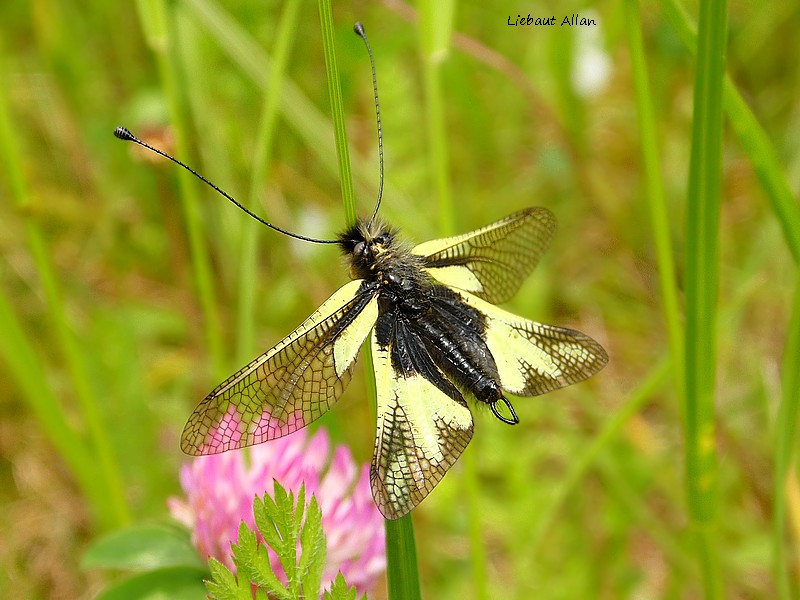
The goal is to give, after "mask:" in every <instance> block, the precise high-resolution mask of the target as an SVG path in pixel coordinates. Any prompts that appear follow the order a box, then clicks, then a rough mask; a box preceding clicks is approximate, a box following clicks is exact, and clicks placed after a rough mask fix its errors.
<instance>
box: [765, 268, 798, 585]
mask: <svg viewBox="0 0 800 600" xmlns="http://www.w3.org/2000/svg"><path fill="white" fill-rule="evenodd" d="M797 365H800V277H798V278H797V282H796V284H795V291H794V305H793V307H792V319H791V323H790V325H789V331H788V335H787V340H786V348H785V350H784V355H783V378H782V381H781V403H780V405H779V407H778V414H777V416H776V418H775V423H776V432H775V438H776V439H775V492H774V494H773V499H772V507H773V514H774V516H773V521H772V535H773V540H772V543H773V553H774V559H773V560H774V569H775V579H776V581H777V583H778V590H779V592H780V597H781V598H782V599H783V600H787V599H789V598H791V597H792V595H791V586H790V576H789V564H788V562H787V552H786V541H785V540H786V483H787V478H789V477H792V476H794V475H793V474H792V472H791V466H792V464H793V462H794V457H795V447H796V443H797V439H796V438H797V415H798V410H799V409H800V371H799V370H798V368H797Z"/></svg>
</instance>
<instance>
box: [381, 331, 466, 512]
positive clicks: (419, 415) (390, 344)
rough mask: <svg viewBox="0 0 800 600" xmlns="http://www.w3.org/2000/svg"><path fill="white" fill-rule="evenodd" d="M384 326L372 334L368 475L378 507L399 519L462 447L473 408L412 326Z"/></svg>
mask: <svg viewBox="0 0 800 600" xmlns="http://www.w3.org/2000/svg"><path fill="white" fill-rule="evenodd" d="M388 317H389V318H388V319H386V320H387V321H389V320H390V319H392V318H393V315H388ZM381 318H383V317H381ZM387 326H388V327H391V331H390V332H388V333H387V334H386V335H384V336H382V335H381V331H380V330H376V332H374V333H373V334H372V357H373V361H374V366H375V383H376V386H377V390H378V411H377V412H378V427H377V435H376V439H375V453H374V455H373V458H372V468H371V469H370V480H371V484H372V495H373V498H374V499H375V503H376V504H377V505H378V509H379V510H380V511H381V513H382V514H383V515H384V516H385V517H386V518H387V519H398V518H400V517H402V516H403V515H405V514H407V513H408V512H409V511H411V510H412V509H413V508H414V507H415V506H416V505H417V504H419V503H420V502H421V501H422V500H423V498H425V497H426V496H427V495H428V494H429V493H430V492H431V490H433V488H434V487H435V486H436V484H437V483H439V481H441V479H442V477H444V474H445V473H446V472H447V470H448V469H449V468H450V467H452V466H453V464H454V463H455V462H456V460H457V459H458V457H459V456H460V455H461V453H462V452H463V451H464V449H465V448H466V447H467V444H468V443H469V441H470V439H471V438H472V414H471V413H470V411H469V408H468V407H467V403H466V401H465V400H464V398H463V397H462V396H461V393H460V392H459V391H458V390H457V389H456V388H455V386H453V385H452V384H451V383H450V382H449V381H448V380H447V379H446V378H445V377H444V375H443V374H442V373H441V372H440V371H439V370H438V369H437V367H436V366H435V365H434V364H433V361H432V360H431V357H430V355H429V354H428V351H427V350H426V348H425V346H424V345H423V343H422V342H421V340H420V338H419V337H418V336H417V335H416V333H415V332H414V330H413V326H412V325H411V324H410V323H406V322H404V321H402V320H401V319H398V320H395V321H394V322H393V323H389V324H388V325H387ZM380 327H381V323H379V324H378V328H379V329H380ZM382 337H383V339H381V338H382Z"/></svg>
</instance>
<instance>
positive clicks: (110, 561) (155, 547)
mask: <svg viewBox="0 0 800 600" xmlns="http://www.w3.org/2000/svg"><path fill="white" fill-rule="evenodd" d="M81 566H82V567H83V568H85V569H89V568H106V569H148V570H149V569H154V568H159V567H174V566H186V567H194V568H201V569H202V568H204V567H205V564H204V563H203V561H202V560H201V559H200V557H199V556H198V555H197V551H196V550H195V548H194V546H192V542H191V540H190V539H189V534H188V532H187V531H185V530H183V529H179V528H177V527H166V526H160V525H139V526H136V527H128V528H126V529H121V530H119V531H115V532H113V533H110V534H108V535H105V536H102V537H100V538H98V539H97V540H95V541H94V542H93V543H92V545H91V546H90V547H89V549H88V550H87V551H86V554H84V555H83V559H82V560H81Z"/></svg>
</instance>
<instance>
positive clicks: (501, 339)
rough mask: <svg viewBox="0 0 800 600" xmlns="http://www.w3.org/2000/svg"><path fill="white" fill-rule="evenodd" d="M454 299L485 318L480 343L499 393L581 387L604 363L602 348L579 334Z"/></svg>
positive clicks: (470, 298) (524, 393)
mask: <svg viewBox="0 0 800 600" xmlns="http://www.w3.org/2000/svg"><path fill="white" fill-rule="evenodd" d="M458 295H459V296H460V297H461V299H462V300H463V301H464V303H465V304H467V305H468V306H471V307H473V308H475V309H476V310H478V311H479V312H480V313H481V314H483V315H484V317H485V329H484V333H483V335H484V339H485V341H486V345H487V346H488V348H489V351H490V352H491V353H492V356H493V357H494V361H495V364H496V365H497V372H498V376H499V378H500V385H501V387H502V388H503V390H504V391H507V392H510V393H512V394H516V395H517V396H538V395H539V394H544V393H546V392H551V391H553V390H556V389H559V388H562V387H565V386H568V385H572V384H573V383H578V382H580V381H583V380H584V379H587V378H588V377H591V376H592V375H594V374H595V373H597V372H598V371H600V370H601V369H602V368H603V367H604V366H605V365H606V363H607V362H608V355H607V354H606V351H605V350H604V349H603V347H602V346H601V345H600V344H598V343H597V342H596V341H594V340H593V339H592V338H590V337H589V336H588V335H586V334H584V333H581V332H580V331H574V330H572V329H567V328H565V327H553V326H552V325H544V324H542V323H537V322H536V321H530V320H528V319H524V318H522V317H519V316H517V315H515V314H513V313H510V312H508V311H505V310H503V309H501V308H498V307H496V306H494V305H492V304H489V303H488V302H485V301H484V300H481V299H480V298H478V297H477V296H473V295H472V294H469V293H466V292H461V291H459V292H458Z"/></svg>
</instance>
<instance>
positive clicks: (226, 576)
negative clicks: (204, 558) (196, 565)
mask: <svg viewBox="0 0 800 600" xmlns="http://www.w3.org/2000/svg"><path fill="white" fill-rule="evenodd" d="M208 567H209V569H210V570H211V579H210V580H209V581H206V589H207V590H208V593H209V595H210V596H211V598H213V599H214V600H245V599H244V598H243V597H242V593H241V586H240V585H239V583H238V581H237V580H236V576H235V575H234V574H233V573H231V572H230V571H229V570H228V568H227V567H226V566H225V565H223V564H222V563H221V562H219V561H218V560H217V559H216V558H214V557H213V556H212V557H210V558H209V560H208ZM249 588H250V586H249V584H248V594H249ZM246 598H247V600H249V598H250V596H249V595H248V596H247V597H246Z"/></svg>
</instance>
